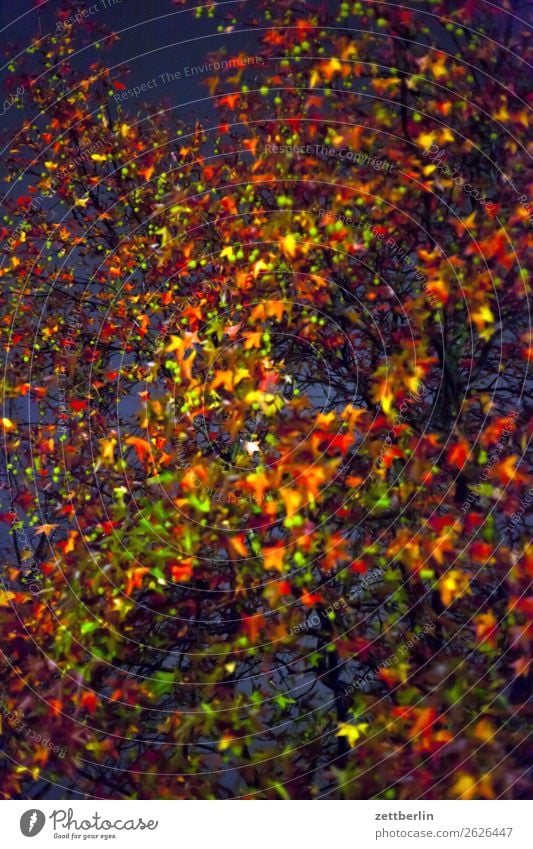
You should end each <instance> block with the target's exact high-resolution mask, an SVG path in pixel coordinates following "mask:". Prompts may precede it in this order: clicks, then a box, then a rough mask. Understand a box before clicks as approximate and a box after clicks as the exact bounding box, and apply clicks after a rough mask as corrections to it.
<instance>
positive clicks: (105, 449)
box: [99, 437, 117, 465]
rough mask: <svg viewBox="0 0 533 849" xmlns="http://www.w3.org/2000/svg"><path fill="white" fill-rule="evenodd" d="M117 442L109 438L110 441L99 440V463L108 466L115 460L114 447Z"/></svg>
mask: <svg viewBox="0 0 533 849" xmlns="http://www.w3.org/2000/svg"><path fill="white" fill-rule="evenodd" d="M116 444H117V440H116V439H114V438H113V437H111V438H110V439H100V458H99V459H100V463H103V464H105V465H108V464H109V463H113V462H114V460H115V445H116Z"/></svg>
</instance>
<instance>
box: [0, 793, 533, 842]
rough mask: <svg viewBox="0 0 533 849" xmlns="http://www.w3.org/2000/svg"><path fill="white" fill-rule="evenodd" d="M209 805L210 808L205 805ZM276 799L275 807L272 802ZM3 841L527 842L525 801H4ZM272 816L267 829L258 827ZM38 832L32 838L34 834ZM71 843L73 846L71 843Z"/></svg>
mask: <svg viewBox="0 0 533 849" xmlns="http://www.w3.org/2000/svg"><path fill="white" fill-rule="evenodd" d="M207 805H210V806H211V807H210V808H209V810H207V807H206V806H207ZM272 805H275V807H276V810H275V811H270V812H267V810H266V808H267V807H271V806H272ZM2 812H3V814H4V815H3V817H2V820H3V828H2V836H3V841H2V845H3V846H5V847H6V849H12V847H19V846H25V847H28V846H30V845H31V846H32V847H35V849H39V847H51V846H55V847H57V846H60V845H62V844H64V843H66V841H70V843H72V842H74V843H78V844H84V845H87V844H88V843H89V842H90V843H91V845H96V846H103V845H104V844H105V845H107V846H112V847H117V849H126V847H128V849H130V847H153V846H154V841H156V843H157V844H158V846H160V847H161V849H167V847H179V846H180V845H183V846H185V847H186V849H197V847H199V849H207V847H210V846H213V847H216V849H241V847H242V849H273V847H275V849H278V847H279V849H290V847H291V846H293V845H294V846H299V847H301V846H305V847H306V849H307V847H310V849H311V848H312V849H328V847H331V846H333V845H336V844H338V845H342V848H343V849H352V847H353V849H366V847H368V846H376V847H383V849H387V847H409V848H410V849H417V847H419V849H425V847H428V849H429V848H430V847H439V846H448V847H449V849H452V847H453V849H463V847H465V849H466V847H469V849H473V847H476V846H477V847H481V846H483V847H487V849H489V847H490V849H492V847H508V849H511V847H513V849H514V847H517V849H528V847H530V846H532V845H533V843H532V838H531V824H530V821H531V803H530V802H527V801H497V802H483V801H470V802H461V801H436V802H417V801H414V802H409V801H406V802H396V803H391V802H380V801H359V800H353V801H323V802H311V801H294V802H284V801H272V802H270V801H259V802H253V801H247V802H243V803H241V804H239V802H233V801H219V802H207V801H88V800H81V801H78V800H76V801H71V802H70V801H69V802H63V801H53V802H51V801H43V802H40V801H39V802H38V803H37V804H36V805H35V806H34V805H33V804H32V803H30V802H24V801H9V802H4V805H3V808H2ZM261 817H264V818H265V823H264V827H263V826H260V820H261ZM32 840H34V841H35V842H34V843H31V842H30V841H32ZM69 845H70V844H69Z"/></svg>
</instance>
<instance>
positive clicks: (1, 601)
mask: <svg viewBox="0 0 533 849" xmlns="http://www.w3.org/2000/svg"><path fill="white" fill-rule="evenodd" d="M12 598H15V593H8V592H5V590H0V607H11V605H10V604H9V602H10V601H11V599H12Z"/></svg>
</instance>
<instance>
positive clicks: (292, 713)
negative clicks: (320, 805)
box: [0, 0, 533, 799]
mask: <svg viewBox="0 0 533 849" xmlns="http://www.w3.org/2000/svg"><path fill="white" fill-rule="evenodd" d="M500 6H501V8H496V7H495V6H493V5H489V4H486V3H481V2H480V3H478V2H469V3H467V4H463V3H455V2H451V3H450V2H447V3H440V2H423V3H419V4H416V9H412V10H408V9H407V8H406V7H402V6H394V5H390V4H381V3H372V4H369V3H354V4H352V3H338V4H317V3H306V4H305V5H304V4H300V3H294V2H286V0H279V2H277V3H276V4H275V5H274V6H273V5H272V4H270V3H264V4H262V3H258V4H255V6H253V7H252V9H250V8H249V7H247V6H245V5H243V6H242V7H241V8H240V11H237V12H236V11H235V9H233V8H232V7H231V6H230V7H228V9H230V10H232V11H229V12H226V11H224V7H223V6H222V7H221V8H220V10H216V15H214V14H213V12H214V11H215V10H214V8H211V9H208V10H206V11H205V12H204V14H205V16H206V19H205V26H206V32H210V31H211V29H213V28H215V29H216V26H218V27H219V30H222V31H223V32H229V31H231V30H232V29H233V28H236V27H237V26H238V25H242V27H243V28H244V26H245V24H246V26H247V27H250V28H251V30H252V36H253V37H254V38H256V46H255V47H253V50H254V51H255V55H256V56H257V57H260V58H262V59H263V60H264V61H263V62H262V63H261V62H256V63H254V64H253V66H252V65H245V63H242V65H238V63H235V67H233V68H232V69H228V70H227V71H220V72H219V73H217V72H215V73H214V74H213V75H212V76H210V77H208V78H204V79H202V81H201V83H202V84H203V85H204V92H205V95H204V96H205V97H207V96H208V97H209V100H208V105H207V106H205V114H202V113H201V112H200V111H199V112H198V114H197V115H196V116H195V117H194V119H190V118H187V117H186V115H185V114H184V112H183V111H181V112H180V110H175V109H168V108H166V109H165V108H162V109H158V108H156V107H155V106H154V105H153V103H152V104H144V105H143V104H141V101H140V100H138V99H134V100H131V101H124V102H120V103H117V102H115V100H114V98H113V95H114V94H115V93H116V92H117V91H122V90H124V88H125V87H127V85H128V79H129V71H128V68H127V66H121V67H119V68H117V67H116V66H114V65H113V63H112V62H111V61H109V62H108V61H107V57H108V55H109V56H111V57H112V55H113V54H112V51H113V48H114V45H115V42H116V40H117V39H118V37H119V36H117V35H116V34H115V33H112V34H105V33H104V32H103V31H100V27H101V24H100V22H96V21H88V20H87V21H86V22H82V23H81V24H80V25H79V26H76V27H74V26H72V27H70V26H66V27H65V31H64V32H62V33H61V34H60V35H55V36H50V37H48V38H46V39H44V40H42V39H40V38H39V37H36V38H35V40H34V42H32V45H31V47H30V48H29V49H27V50H26V51H25V52H23V53H21V54H20V55H17V58H16V59H11V63H12V64H11V66H10V72H11V77H10V78H9V80H8V83H7V84H8V87H10V88H9V90H10V91H11V90H14V89H15V88H16V87H17V86H21V85H22V86H23V87H24V89H25V91H26V92H27V95H28V97H27V98H25V101H24V104H23V106H22V107H21V109H22V111H21V112H20V114H21V115H23V117H22V119H21V123H20V127H18V128H17V130H16V132H15V134H13V133H11V134H10V136H9V139H7V138H6V146H5V148H4V151H3V165H4V167H5V170H6V178H5V179H6V183H5V185H6V195H5V199H4V208H5V215H4V219H3V226H2V232H1V236H2V238H3V244H2V264H1V270H0V274H1V276H2V288H1V293H0V298H1V304H2V315H3V320H2V325H1V336H2V346H3V350H4V352H5V372H4V381H5V383H4V407H3V412H2V416H3V417H4V418H3V427H4V439H5V456H6V467H7V468H6V477H5V480H4V495H5V499H4V507H3V508H2V509H3V511H4V512H3V513H2V516H1V518H2V519H3V522H4V528H5V533H4V535H3V546H2V549H3V552H2V562H3V564H4V565H3V572H2V574H3V590H2V594H1V600H0V605H1V610H0V624H1V636H2V639H1V644H2V655H3V660H2V678H3V682H2V688H3V691H4V693H5V695H4V701H3V709H2V713H3V717H2V723H3V726H2V732H3V736H2V738H1V739H2V741H3V750H4V754H3V756H2V760H1V761H0V770H1V771H2V772H3V780H2V789H3V793H4V794H5V795H6V796H10V797H14V796H20V795H22V796H25V795H32V794H34V793H35V792H37V791H36V788H39V792H55V793H59V795H61V796H64V797H68V796H69V794H70V793H72V792H74V791H76V792H78V793H82V794H85V795H87V796H96V797H99V798H109V797H111V798H173V799H181V798H197V799H205V798H225V797H235V796H239V797H241V796H245V797H249V798H255V797H259V798H283V799H289V798H290V799H305V798H319V797H323V796H328V797H330V798H371V797H380V798H387V799H396V798H418V797H422V798H425V799H433V798H480V799H493V798H496V797H500V796H503V797H506V798H519V797H521V796H524V795H525V794H526V792H527V787H528V786H530V781H529V780H528V776H527V772H526V769H527V765H528V763H529V762H530V757H528V755H530V750H529V752H528V748H527V742H526V740H527V735H526V728H527V721H528V717H529V718H530V714H529V713H528V705H527V701H526V697H527V692H528V686H529V685H530V682H531V677H530V672H529V662H530V657H531V630H530V626H529V622H530V617H531V610H532V597H531V591H530V582H531V578H532V577H533V551H532V549H531V542H530V530H531V525H530V524H528V521H529V519H528V507H529V503H530V502H529V501H527V500H526V499H527V498H528V497H529V496H528V492H529V487H530V486H531V484H532V483H533V476H532V475H531V470H530V463H529V460H528V457H527V449H528V445H529V438H530V433H531V422H532V418H531V415H532V405H531V400H532V399H531V379H530V377H529V379H528V366H529V358H530V355H531V337H530V325H529V311H528V296H529V294H530V276H529V273H528V271H527V270H526V268H525V266H524V258H525V255H526V251H527V248H528V246H530V245H531V222H530V220H529V212H528V207H527V199H526V198H525V197H524V196H523V195H524V193H525V192H527V186H528V179H529V177H530V171H528V170H527V169H528V167H529V160H528V147H527V141H526V139H525V131H526V130H527V126H528V108H527V102H528V97H527V79H526V76H525V75H524V62H523V59H522V58H521V57H522V56H523V55H524V52H525V46H527V43H528V35H529V33H528V31H527V27H526V26H525V25H524V24H523V23H521V22H520V20H518V19H517V17H516V16H512V15H511V14H510V11H511V10H510V7H509V8H508V4H507V3H503V4H500ZM172 8H174V7H172ZM178 11H179V13H182V12H183V10H181V9H180V10H178ZM62 14H63V13H62ZM68 14H72V9H70V8H69V9H68V10H67V11H65V12H64V17H65V16H67V17H68ZM200 14H201V13H200V11H199V12H197V16H198V15H200ZM226 15H227V16H228V17H225V16H226ZM217 16H218V17H217ZM181 20H182V18H176V21H178V22H179V21H181ZM252 36H249V37H250V39H251V38H252ZM95 38H98V39H99V43H98V50H96V49H95V48H94V46H92V47H90V49H89V45H92V44H93V42H94V40H95ZM212 43H213V42H210V41H206V42H205V44H206V47H205V49H206V50H209V49H210V46H211V44H212ZM220 43H221V44H223V45H226V44H227V43H228V42H226V41H222V40H221V42H220ZM229 43H231V42H229ZM202 47H203V45H202ZM251 50H252V48H250V50H249V51H248V52H251ZM84 51H85V52H84ZM231 55H232V54H231V53H229V52H227V51H226V50H225V47H221V48H220V49H218V50H217V51H215V52H213V53H211V54H209V53H208V54H206V57H205V59H206V61H209V62H211V63H213V64H214V63H215V62H218V63H220V61H221V60H222V59H223V58H226V59H227V58H228V57H230V56H231ZM233 55H234V56H237V57H238V56H241V57H242V56H243V55H244V54H243V52H242V51H241V52H239V51H237V52H236V54H233ZM88 57H90V58H88ZM199 108H202V109H203V108H204V107H203V106H202V107H199ZM461 181H462V182H461ZM63 399H64V400H63ZM524 507H525V509H524ZM10 511H11V512H10ZM17 523H18V524H17ZM24 533H25V535H26V536H25V537H24ZM24 540H26V542H24ZM8 714H9V717H10V718H7V717H8ZM14 715H16V717H19V718H20V717H22V719H23V722H24V723H25V725H26V726H27V727H31V728H32V729H35V730H36V731H38V732H39V734H40V735H41V737H42V738H45V737H46V738H47V739H49V740H50V741H51V743H54V744H56V746H57V747H63V749H66V752H67V754H66V756H64V755H63V756H62V755H61V752H55V751H54V749H53V748H52V747H51V746H48V745H47V744H45V743H43V742H41V743H36V742H35V740H34V739H32V738H31V737H30V736H29V735H27V734H25V733H24V730H23V729H21V728H20V727H19V728H17V727H16V724H14V721H13V719H12V716H14ZM50 786H51V787H53V791H51V790H50ZM40 788H45V789H44V790H43V791H41V789H40ZM46 788H48V790H47V789H46Z"/></svg>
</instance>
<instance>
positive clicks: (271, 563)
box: [263, 543, 285, 572]
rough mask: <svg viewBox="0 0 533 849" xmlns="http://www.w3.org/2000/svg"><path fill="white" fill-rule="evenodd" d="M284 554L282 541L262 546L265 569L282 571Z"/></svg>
mask: <svg viewBox="0 0 533 849" xmlns="http://www.w3.org/2000/svg"><path fill="white" fill-rule="evenodd" d="M284 555H285V546H284V545H283V544H282V543H279V544H278V545H272V546H266V547H265V548H263V560H264V564H265V569H274V570H275V571H276V572H283V558H284Z"/></svg>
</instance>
